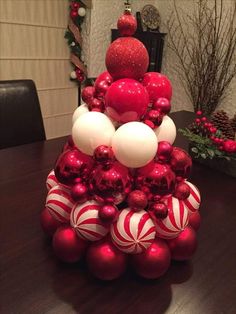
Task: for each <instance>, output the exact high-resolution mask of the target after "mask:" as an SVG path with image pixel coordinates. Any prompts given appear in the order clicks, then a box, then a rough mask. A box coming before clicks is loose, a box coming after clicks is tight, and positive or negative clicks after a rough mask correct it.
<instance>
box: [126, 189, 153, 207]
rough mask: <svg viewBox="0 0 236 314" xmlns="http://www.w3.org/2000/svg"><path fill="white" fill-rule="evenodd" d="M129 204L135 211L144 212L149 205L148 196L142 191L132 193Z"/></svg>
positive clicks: (128, 200)
mask: <svg viewBox="0 0 236 314" xmlns="http://www.w3.org/2000/svg"><path fill="white" fill-rule="evenodd" d="M127 202H128V205H129V207H130V208H131V209H132V210H134V211H139V210H142V209H144V208H145V207H146V206H147V204H148V200H147V196H146V194H145V193H144V192H143V191H141V190H134V191H132V192H130V194H129V196H128V199H127Z"/></svg>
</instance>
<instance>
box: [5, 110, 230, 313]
mask: <svg viewBox="0 0 236 314" xmlns="http://www.w3.org/2000/svg"><path fill="white" fill-rule="evenodd" d="M172 117H173V118H174V120H175V121H176V124H177V127H178V126H180V125H181V126H184V125H186V124H187V122H188V121H189V120H190V119H191V118H192V115H191V114H190V113H187V112H182V113H175V114H173V115H172ZM64 143H65V138H59V139H54V140H48V141H45V142H38V143H33V144H29V145H23V146H18V147H14V148H9V149H4V150H1V151H0V210H1V212H0V213H1V220H0V221H1V222H0V223H1V226H0V241H1V242H0V243H1V252H0V254H1V257H0V268H1V281H0V282H1V283H0V302H1V305H0V306H1V308H0V312H1V313H4V314H10V313H24V314H29V313H40V314H42V313H50V314H53V313H55V314H61V313H80V314H83V313H112V314H113V313H135V314H137V313H181V314H185V313H186V314H195V313H196V314H200V313H201V314H209V313H211V314H218V313H225V314H231V313H232V314H233V313H236V179H234V178H231V177H229V176H227V175H224V174H222V173H219V172H216V171H213V170H210V169H208V168H206V167H204V166H201V165H199V164H196V163H194V165H193V171H192V175H191V182H193V183H194V184H196V185H197V186H198V187H199V189H200V191H201V194H202V206H201V215H202V225H201V228H200V231H199V232H198V240H199V247H198V250H197V252H196V254H195V256H194V258H193V259H192V260H191V261H189V262H178V263H177V262H173V263H172V265H171V267H170V269H169V270H168V272H167V273H166V275H164V276H163V277H162V278H160V279H158V280H152V281H147V280H143V279H140V278H137V277H136V276H135V275H134V274H133V273H131V272H127V273H126V274H125V275H124V276H123V277H121V278H120V279H118V280H115V281H112V282H102V281H99V280H96V279H95V278H93V277H92V276H91V275H90V274H89V273H88V272H87V270H86V268H85V267H84V266H83V265H82V264H81V263H79V264H75V265H65V264H63V263H61V262H59V261H58V260H57V259H56V258H55V257H54V255H53V252H52V248H51V245H50V241H49V240H47V239H46V238H45V236H44V234H43V232H42V230H41V228H40V224H39V214H40V211H41V210H42V209H43V207H44V203H45V198H46V187H45V179H46V176H47V174H48V172H49V171H50V170H51V169H52V168H53V165H54V162H55V159H56V157H57V155H58V154H59V153H60V151H61V148H62V146H63V144H64ZM175 144H176V145H178V146H182V147H184V146H185V145H186V141H185V140H183V138H182V137H181V136H179V137H178V140H177V141H176V142H175Z"/></svg>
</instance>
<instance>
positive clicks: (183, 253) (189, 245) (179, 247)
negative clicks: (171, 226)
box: [168, 227, 197, 261]
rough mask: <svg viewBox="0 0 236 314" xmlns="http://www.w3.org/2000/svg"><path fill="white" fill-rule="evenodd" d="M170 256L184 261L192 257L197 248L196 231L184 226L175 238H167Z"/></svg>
mask: <svg viewBox="0 0 236 314" xmlns="http://www.w3.org/2000/svg"><path fill="white" fill-rule="evenodd" d="M168 245H169V248H170V252H171V258H172V259H174V260H176V261H184V260H188V259H190V258H192V257H193V255H194V253H195V251H196V249H197V236H196V232H195V231H194V230H193V229H192V228H191V227H186V228H185V229H184V230H183V231H182V232H181V233H180V235H178V236H177V238H174V239H171V240H168Z"/></svg>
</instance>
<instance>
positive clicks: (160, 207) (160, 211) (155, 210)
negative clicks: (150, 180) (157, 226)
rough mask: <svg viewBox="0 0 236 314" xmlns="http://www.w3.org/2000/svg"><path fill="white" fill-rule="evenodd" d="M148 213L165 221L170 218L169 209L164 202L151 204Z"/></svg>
mask: <svg viewBox="0 0 236 314" xmlns="http://www.w3.org/2000/svg"><path fill="white" fill-rule="evenodd" d="M148 211H150V212H151V214H153V215H154V216H155V217H156V218H157V219H164V218H166V217H167V216H168V207H167V206H166V204H164V203H162V202H160V203H154V204H151V206H150V208H149V210H148ZM153 215H152V216H153Z"/></svg>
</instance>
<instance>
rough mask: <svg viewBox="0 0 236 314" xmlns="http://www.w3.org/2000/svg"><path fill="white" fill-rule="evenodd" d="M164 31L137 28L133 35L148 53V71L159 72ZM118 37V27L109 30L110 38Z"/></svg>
mask: <svg viewBox="0 0 236 314" xmlns="http://www.w3.org/2000/svg"><path fill="white" fill-rule="evenodd" d="M165 35H166V34H165V33H159V32H152V31H145V32H144V31H141V30H138V31H137V32H136V33H135V34H134V37H135V38H137V39H139V40H140V41H141V42H142V43H143V44H144V45H145V47H146V49H147V51H148V54H149V67H148V72H161V64H162V55H163V48H164V39H165ZM118 37H120V34H119V31H118V29H112V30H111V40H112V41H114V40H116V39H117V38H118Z"/></svg>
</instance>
